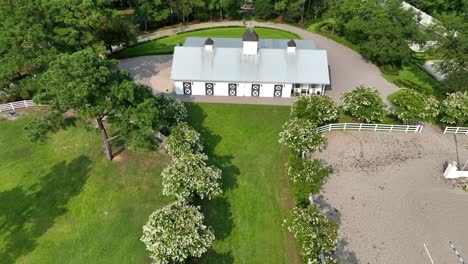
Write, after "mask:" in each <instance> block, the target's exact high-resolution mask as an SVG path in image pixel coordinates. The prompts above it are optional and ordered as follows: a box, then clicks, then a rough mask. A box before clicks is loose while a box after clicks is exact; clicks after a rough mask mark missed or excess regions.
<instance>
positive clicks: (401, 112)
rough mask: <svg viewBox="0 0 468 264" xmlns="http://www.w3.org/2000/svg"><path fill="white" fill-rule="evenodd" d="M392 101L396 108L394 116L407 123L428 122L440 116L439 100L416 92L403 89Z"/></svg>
mask: <svg viewBox="0 0 468 264" xmlns="http://www.w3.org/2000/svg"><path fill="white" fill-rule="evenodd" d="M391 101H392V103H393V104H394V105H395V106H396V109H395V110H393V114H394V115H395V116H397V117H398V119H400V120H401V121H403V122H405V123H408V122H409V121H410V120H411V119H417V120H421V121H426V120H428V119H429V118H431V117H436V116H438V115H439V102H438V101H437V99H436V98H435V97H434V96H432V95H427V94H422V93H420V92H417V91H415V90H410V89H401V90H400V91H398V92H397V93H396V96H395V97H394V98H392V100H391Z"/></svg>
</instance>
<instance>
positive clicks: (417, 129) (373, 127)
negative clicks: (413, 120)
mask: <svg viewBox="0 0 468 264" xmlns="http://www.w3.org/2000/svg"><path fill="white" fill-rule="evenodd" d="M422 129H423V126H422V125H387V124H363V123H337V124H328V125H325V126H321V127H319V128H317V133H319V134H320V133H323V132H326V131H332V130H358V131H388V132H406V133H408V132H413V133H421V131H422Z"/></svg>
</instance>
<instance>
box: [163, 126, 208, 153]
mask: <svg viewBox="0 0 468 264" xmlns="http://www.w3.org/2000/svg"><path fill="white" fill-rule="evenodd" d="M164 146H166V149H167V151H168V152H169V154H171V156H172V157H175V158H176V157H179V156H183V155H184V154H186V153H198V152H201V151H202V150H203V145H202V144H201V137H200V134H199V133H198V132H197V131H195V129H193V128H192V127H190V126H189V125H187V124H186V123H181V124H179V125H177V126H176V127H174V128H173V129H172V133H171V135H169V136H168V137H167V138H166V140H165V141H164Z"/></svg>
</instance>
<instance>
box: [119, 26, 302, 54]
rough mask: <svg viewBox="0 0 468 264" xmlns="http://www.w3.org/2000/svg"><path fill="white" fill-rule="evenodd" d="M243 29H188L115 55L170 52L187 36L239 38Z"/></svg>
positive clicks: (274, 35) (264, 34)
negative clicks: (188, 30)
mask: <svg viewBox="0 0 468 264" xmlns="http://www.w3.org/2000/svg"><path fill="white" fill-rule="evenodd" d="M245 30H246V28H245V27H222V28H211V29H203V30H196V31H190V32H185V33H180V34H176V35H173V36H170V37H164V38H160V39H155V40H152V41H148V42H145V43H141V44H137V45H135V46H132V47H129V48H126V49H124V50H122V51H120V52H118V53H116V55H115V56H116V57H117V58H120V59H122V58H130V57H137V56H144V55H159V54H172V53H173V52H174V46H175V45H176V44H177V43H181V44H183V43H184V42H185V39H186V38H187V37H216V38H239V37H241V36H242V34H244V32H245ZM255 31H256V32H257V33H258V35H259V36H260V37H261V38H270V39H300V37H299V36H298V35H296V34H294V33H290V32H287V31H283V30H278V29H271V28H262V27H256V28H255Z"/></svg>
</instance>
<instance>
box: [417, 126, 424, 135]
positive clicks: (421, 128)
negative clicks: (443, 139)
mask: <svg viewBox="0 0 468 264" xmlns="http://www.w3.org/2000/svg"><path fill="white" fill-rule="evenodd" d="M423 128H424V126H423V125H419V129H418V130H419V134H421V132H422V130H423Z"/></svg>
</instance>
